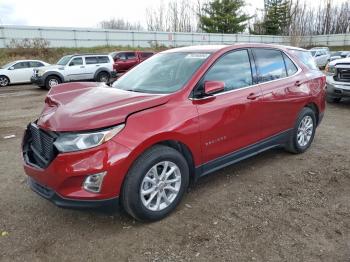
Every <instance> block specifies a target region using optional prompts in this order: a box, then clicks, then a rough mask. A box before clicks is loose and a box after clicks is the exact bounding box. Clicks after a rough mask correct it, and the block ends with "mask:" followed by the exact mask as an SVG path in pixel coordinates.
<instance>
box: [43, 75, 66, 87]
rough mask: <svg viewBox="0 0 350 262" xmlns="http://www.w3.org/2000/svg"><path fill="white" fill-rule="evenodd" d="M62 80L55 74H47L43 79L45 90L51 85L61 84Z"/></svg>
mask: <svg viewBox="0 0 350 262" xmlns="http://www.w3.org/2000/svg"><path fill="white" fill-rule="evenodd" d="M61 83H62V81H61V79H60V78H59V77H57V76H48V77H47V78H46V80H45V88H46V89H47V90H50V89H51V88H52V87H54V86H57V85H59V84H61Z"/></svg>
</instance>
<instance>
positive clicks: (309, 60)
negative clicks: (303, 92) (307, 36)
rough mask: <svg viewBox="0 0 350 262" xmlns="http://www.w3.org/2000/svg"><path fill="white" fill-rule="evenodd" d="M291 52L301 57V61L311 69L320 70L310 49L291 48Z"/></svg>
mask: <svg viewBox="0 0 350 262" xmlns="http://www.w3.org/2000/svg"><path fill="white" fill-rule="evenodd" d="M290 52H291V53H292V54H294V55H295V56H297V57H298V58H299V59H300V61H301V62H302V63H303V64H304V65H305V66H306V67H308V68H309V69H311V70H319V69H318V67H317V66H316V63H315V60H314V59H313V57H312V56H311V53H310V52H309V51H303V50H295V49H291V50H290Z"/></svg>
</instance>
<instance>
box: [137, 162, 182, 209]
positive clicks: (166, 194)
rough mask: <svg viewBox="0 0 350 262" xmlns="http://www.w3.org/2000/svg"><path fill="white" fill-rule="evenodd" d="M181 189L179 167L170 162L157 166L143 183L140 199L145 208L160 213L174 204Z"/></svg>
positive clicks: (150, 171)
mask: <svg viewBox="0 0 350 262" xmlns="http://www.w3.org/2000/svg"><path fill="white" fill-rule="evenodd" d="M180 187H181V172H180V169H179V167H178V166H177V165H176V164H174V163H173V162H170V161H162V162H159V163H157V164H155V165H154V166H153V167H152V168H151V169H150V170H149V171H148V172H147V174H146V175H145V177H144V178H143V180H142V182H141V188H140V197H141V201H142V204H143V205H144V207H145V208H147V209H148V210H151V211H160V210H163V209H165V208H167V207H168V206H169V205H170V204H171V203H173V202H174V200H175V199H176V197H177V195H178V194H179V191H180Z"/></svg>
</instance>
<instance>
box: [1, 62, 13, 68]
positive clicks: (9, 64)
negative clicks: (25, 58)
mask: <svg viewBox="0 0 350 262" xmlns="http://www.w3.org/2000/svg"><path fill="white" fill-rule="evenodd" d="M12 64H13V62H11V63H7V64H6V65H3V66H2V67H1V68H2V69H7V68H8V67H10V66H11V65H12Z"/></svg>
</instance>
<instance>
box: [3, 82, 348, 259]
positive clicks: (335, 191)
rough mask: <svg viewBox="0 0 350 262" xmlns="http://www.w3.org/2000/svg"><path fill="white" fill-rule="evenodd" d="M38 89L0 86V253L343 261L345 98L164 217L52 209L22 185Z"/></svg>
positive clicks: (211, 180) (40, 95)
mask: <svg viewBox="0 0 350 262" xmlns="http://www.w3.org/2000/svg"><path fill="white" fill-rule="evenodd" d="M45 94H46V92H45V91H44V90H40V89H38V88H35V87H33V86H31V85H26V86H15V87H8V88H4V89H2V90H0V260H1V261H49V260H50V261H77V260H84V261H325V262H329V261H350V101H346V102H343V103H341V104H333V105H329V106H328V109H327V112H326V116H325V119H324V121H323V123H322V125H321V127H320V128H319V129H318V132H317V135H316V137H315V141H314V144H313V146H312V148H311V149H310V150H309V151H308V152H306V153H305V154H303V155H291V154H288V153H285V152H284V151H283V150H273V151H269V152H266V153H264V154H262V155H260V156H258V157H255V158H252V159H249V160H246V161H244V162H242V163H240V164H237V165H234V166H231V167H228V168H225V169H223V170H221V171H219V172H216V173H215V174H213V175H210V176H208V177H206V178H204V179H201V180H200V182H199V183H198V184H197V185H196V186H195V187H193V188H192V189H191V190H190V192H189V193H188V194H187V195H186V196H185V198H184V200H183V201H182V204H181V205H180V206H179V207H178V208H177V210H176V212H174V213H173V214H172V215H171V216H170V217H168V218H166V219H164V220H163V221H160V222H157V223H152V224H141V223H138V222H135V221H133V220H132V219H131V218H129V217H128V216H126V215H125V214H123V213H116V212H114V213H113V212H111V211H108V210H106V211H104V212H102V211H91V210H89V211H76V210H67V209H60V208H57V207H55V206H54V205H52V204H51V203H49V202H48V201H46V200H43V199H41V198H40V197H39V196H37V195H36V194H35V193H33V192H31V190H30V189H28V187H27V186H26V180H25V175H24V172H23V169H22V165H21V158H20V140H21V135H22V132H23V129H24V127H25V125H26V124H27V123H28V122H29V121H31V120H34V119H35V118H36V117H37V116H38V114H39V113H40V110H41V108H42V106H43V100H44V96H45ZM12 134H15V135H16V137H15V138H11V139H4V136H7V135H12ZM6 232H7V233H6ZM1 234H3V235H4V236H1Z"/></svg>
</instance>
